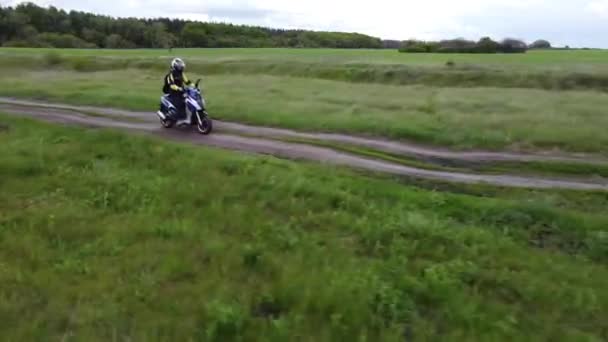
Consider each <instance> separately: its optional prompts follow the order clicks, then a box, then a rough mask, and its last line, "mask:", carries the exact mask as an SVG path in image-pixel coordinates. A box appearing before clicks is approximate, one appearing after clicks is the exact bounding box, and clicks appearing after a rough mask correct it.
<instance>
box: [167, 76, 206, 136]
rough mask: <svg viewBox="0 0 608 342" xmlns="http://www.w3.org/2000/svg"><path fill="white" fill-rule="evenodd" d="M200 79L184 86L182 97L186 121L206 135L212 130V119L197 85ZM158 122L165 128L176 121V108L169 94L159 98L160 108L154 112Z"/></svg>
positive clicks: (173, 124) (170, 126)
mask: <svg viewBox="0 0 608 342" xmlns="http://www.w3.org/2000/svg"><path fill="white" fill-rule="evenodd" d="M200 82H201V80H200V79H199V80H197V81H196V84H195V85H194V86H188V87H185V88H184V99H185V102H186V118H187V120H186V122H188V123H190V125H192V126H195V125H196V128H197V130H198V132H199V133H200V134H204V135H207V134H209V133H211V131H212V130H213V121H212V120H211V118H210V117H209V114H208V113H207V108H206V102H205V99H204V98H203V95H202V92H201V89H200V87H199V84H200ZM156 114H157V115H158V117H159V118H160V123H161V125H162V126H163V127H165V128H172V127H173V126H175V124H176V123H177V121H178V120H177V119H176V118H177V115H178V111H177V108H175V106H174V105H173V104H172V103H171V101H169V95H164V96H162V97H161V98H160V110H159V111H158V112H156Z"/></svg>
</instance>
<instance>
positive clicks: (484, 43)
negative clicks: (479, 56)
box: [476, 37, 500, 53]
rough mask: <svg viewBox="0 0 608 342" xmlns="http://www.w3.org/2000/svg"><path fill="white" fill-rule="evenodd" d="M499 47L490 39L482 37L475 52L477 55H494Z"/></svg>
mask: <svg viewBox="0 0 608 342" xmlns="http://www.w3.org/2000/svg"><path fill="white" fill-rule="evenodd" d="M499 47H500V44H498V42H495V41H493V40H492V38H490V37H484V38H481V39H480V40H479V42H477V48H476V50H477V52H479V53H496V52H498V48H499Z"/></svg>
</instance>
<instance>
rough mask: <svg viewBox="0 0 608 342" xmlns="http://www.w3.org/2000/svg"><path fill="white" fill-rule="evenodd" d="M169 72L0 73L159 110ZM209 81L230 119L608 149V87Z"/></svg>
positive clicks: (60, 98)
mask: <svg viewBox="0 0 608 342" xmlns="http://www.w3.org/2000/svg"><path fill="white" fill-rule="evenodd" d="M162 76H163V74H162V73H161V72H151V71H142V70H134V69H126V70H120V72H110V71H101V72H93V73H90V72H86V73H83V72H75V71H32V72H30V71H15V70H13V71H12V72H7V73H5V77H3V78H2V79H1V80H0V95H5V96H6V95H10V96H26V97H33V98H40V99H49V100H53V101H57V102H68V103H77V104H94V105H102V106H114V107H125V108H130V109H138V110H144V111H150V112H153V111H154V110H156V108H157V106H158V98H159V93H160V87H161V81H159V78H160V79H162ZM191 76H192V77H194V76H195V74H192V75H191ZM204 85H205V90H206V93H207V98H208V101H209V105H210V110H211V112H212V114H213V116H214V117H216V118H219V119H224V120H232V121H239V122H246V123H253V124H260V125H270V126H279V127H287V128H294V129H300V130H317V131H330V132H346V133H356V134H360V135H375V136H383V137H391V138H397V139H405V140H411V141H418V142H423V143H429V144H436V145H446V146H451V147H454V148H485V149H511V150H521V149H523V150H534V149H562V150H568V151H579V152H580V151H583V152H595V153H606V151H607V150H606V148H605V146H606V145H607V144H608V136H607V135H606V134H604V130H605V127H607V126H608V116H606V115H605V113H604V108H608V94H606V93H598V92H593V91H589V92H583V91H567V92H566V91H562V92H551V91H546V90H540V89H499V88H454V87H449V88H445V87H429V86H420V85H418V86H407V87H405V86H392V85H382V84H367V83H364V84H354V83H345V82H338V81H327V80H311V79H305V78H293V77H279V76H266V75H212V76H207V77H205V84H204Z"/></svg>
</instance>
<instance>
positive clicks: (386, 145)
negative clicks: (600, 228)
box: [0, 98, 608, 191]
mask: <svg viewBox="0 0 608 342" xmlns="http://www.w3.org/2000/svg"><path fill="white" fill-rule="evenodd" d="M0 112H3V113H7V114H13V115H20V116H28V117H32V118H36V119H40V120H44V121H49V122H55V123H62V124H72V125H80V126H86V127H106V128H113V129H120V130H126V131H130V132H140V133H145V134H153V135H158V136H162V137H165V138H169V139H172V140H177V141H184V142H189V143H194V144H200V145H207V146H213V147H218V148H224V149H230V150H239V151H245V152H252V153H259V154H269V155H273V156H277V157H282V158H289V159H300V160H312V161H318V162H322V163H327V164H333V165H340V166H348V167H353V168H357V169H362V170H367V171H373V172H381V173H387V174H392V175H398V176H406V177H413V178H418V179H428V180H433V181H442V182H454V183H466V184H490V185H495V186H503V187H519V188H539V189H546V188H556V189H572V190H599V191H608V181H606V180H602V179H595V180H569V179H568V180H566V179H556V178H540V177H523V176H511V175H482V174H470V173H458V172H444V171H433V170H425V169H418V168H413V167H408V166H404V165H401V164H397V163H391V162H387V161H380V160H374V159H368V158H363V157H360V156H356V155H351V154H347V153H343V152H338V151H335V150H332V149H330V148H322V147H316V146H311V145H306V144H296V143H286V142H281V141H277V140H271V139H264V138H263V137H300V138H307V139H316V140H324V141H334V142H345V143H346V142H347V143H351V144H354V145H361V146H368V147H373V148H377V149H378V150H390V151H392V152H399V153H403V154H408V155H422V156H427V157H430V158H446V159H459V160H473V161H497V160H501V161H522V160H523V161H528V160H535V161H555V160H559V161H569V162H577V161H585V162H587V163H589V160H584V159H583V158H584V157H585V156H548V155H524V154H512V153H495V152H454V151H447V150H437V149H430V148H426V147H418V146H413V145H407V144H403V143H397V142H390V141H385V140H378V139H367V138H359V137H351V136H347V135H339V134H317V133H300V132H294V131H290V130H283V129H274V128H266V127H253V126H246V125H241V124H234V123H223V122H218V124H217V125H216V131H215V133H213V134H212V135H209V136H201V135H199V134H197V133H195V132H194V131H188V130H183V129H172V130H166V129H163V128H161V127H160V124H159V123H158V119H157V118H156V116H155V115H154V114H153V113H141V112H131V111H124V110H116V109H107V108H95V107H77V106H68V105H57V104H47V103H41V102H30V101H17V100H12V99H2V98H0ZM91 113H94V114H97V115H95V116H93V115H91ZM99 115H103V116H99ZM125 119H131V120H125ZM133 119H135V120H137V121H135V120H133ZM231 133H232V134H231ZM238 133H246V134H250V135H256V136H262V138H250V137H243V136H239V135H237V134H238ZM597 162H598V163H601V162H602V161H600V160H597Z"/></svg>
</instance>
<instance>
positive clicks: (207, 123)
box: [196, 112, 213, 135]
mask: <svg viewBox="0 0 608 342" xmlns="http://www.w3.org/2000/svg"><path fill="white" fill-rule="evenodd" d="M199 117H200V120H197V121H198V122H197V125H196V129H197V130H198V132H199V133H200V134H203V135H207V134H209V133H211V131H212V130H213V120H211V118H210V117H209V115H208V114H207V112H203V113H202V114H201V115H200V116H199Z"/></svg>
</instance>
